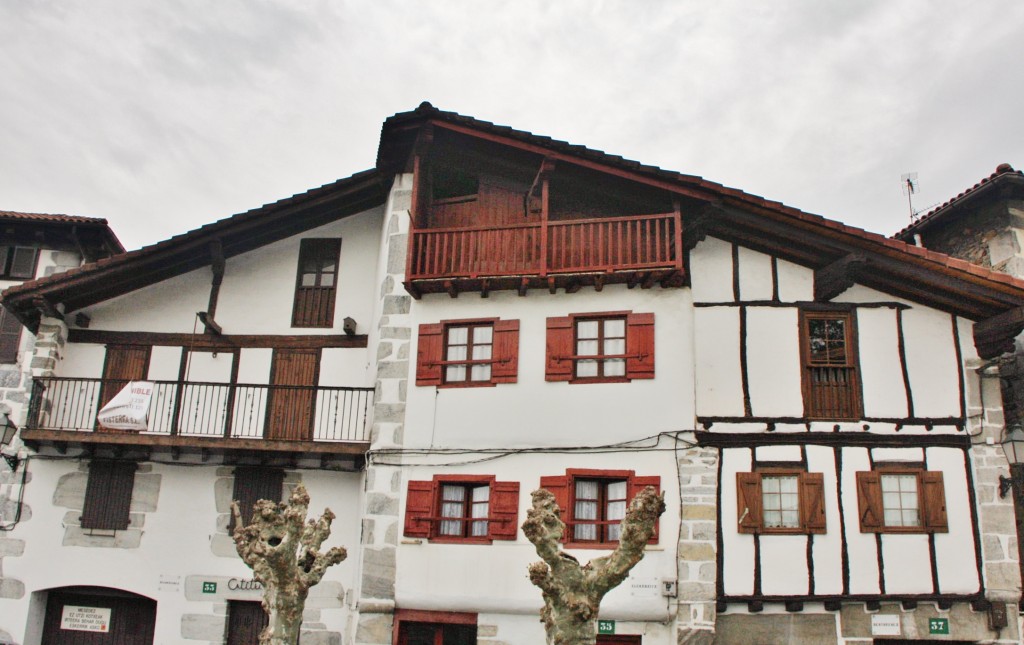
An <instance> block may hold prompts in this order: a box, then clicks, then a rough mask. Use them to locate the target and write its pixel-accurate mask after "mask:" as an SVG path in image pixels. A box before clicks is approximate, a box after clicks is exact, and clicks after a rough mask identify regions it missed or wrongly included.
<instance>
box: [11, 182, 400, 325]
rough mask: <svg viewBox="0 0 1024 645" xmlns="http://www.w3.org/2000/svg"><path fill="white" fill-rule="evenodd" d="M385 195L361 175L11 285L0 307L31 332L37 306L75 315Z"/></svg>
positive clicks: (373, 202) (368, 204) (331, 218)
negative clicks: (215, 256)
mask: <svg viewBox="0 0 1024 645" xmlns="http://www.w3.org/2000/svg"><path fill="white" fill-rule="evenodd" d="M386 194H387V191H386V189H385V188H384V184H383V182H382V178H381V175H380V173H379V172H378V171H376V170H373V169H371V170H366V171H363V172H359V173H356V174H354V175H352V176H350V177H347V178H344V179H339V180H337V181H335V182H332V183H329V184H325V185H323V186H320V187H319V188H313V189H310V190H308V191H306V192H304V193H299V194H296V195H293V196H291V197H288V198H285V199H282V200H279V201H276V202H273V203H270V204H265V205H263V206H261V207H259V208H255V209H252V210H249V211H246V212H243V213H239V214H237V215H233V216H231V217H227V218H224V219H221V220H218V221H216V222H213V223H210V224H206V225H204V226H201V227H199V228H197V229H194V230H191V231H188V232H186V233H182V234H180V235H176V236H174V237H171V238H169V239H167V240H163V241H162V242H157V243H156V244H151V245H149V246H144V247H142V248H140V249H137V250H135V251H129V252H127V253H121V254H119V255H115V256H112V257H109V258H105V259H101V260H98V261H96V262H91V263H88V264H83V265H82V266H80V267H77V268H74V269H70V270H68V271H65V272H63V273H58V274H54V275H52V276H49V277H45V278H40V279H38V280H32V281H29V282H24V283H22V284H20V285H16V286H13V287H10V288H8V289H7V290H5V291H4V292H3V304H4V306H5V307H6V308H7V309H9V310H10V311H12V312H13V313H14V314H15V315H16V316H17V317H18V318H19V319H20V320H21V321H22V323H24V324H25V325H26V326H28V327H29V328H30V329H32V330H35V328H36V327H37V326H38V322H39V317H40V311H39V306H40V302H41V301H45V302H46V303H48V306H50V307H53V306H55V305H57V304H58V303H60V304H63V305H64V308H65V310H66V311H69V312H70V311H76V310H78V309H81V308H83V307H87V306H89V305H91V304H95V303H97V302H102V301H103V300H106V299H108V298H111V297H114V296H117V295H120V294H123V293H128V292H130V291H133V290H135V289H138V288H141V287H144V286H147V285H150V284H153V283H156V282H159V281H161V280H166V279H168V278H170V277H173V276H176V275H181V274H183V273H187V272H188V271H192V270H194V269H197V268H200V267H203V266H208V265H209V264H210V263H211V261H212V255H213V254H215V253H220V254H222V255H223V257H225V258H229V257H232V256H235V255H238V254H240V253H245V252H247V251H250V250H252V249H254V248H258V247H259V246H262V245H265V244H269V243H271V242H274V241H277V240H279V239H283V238H285V237H289V236H291V235H295V234H296V233H299V232H302V231H303V230H309V229H311V228H315V227H317V226H322V225H323V224H326V223H328V222H331V221H334V220H336V219H339V218H341V217H345V216H348V215H352V214H354V213H357V212H360V211H363V210H366V209H367V208H371V207H373V206H376V205H380V204H382V203H383V202H384V199H385V197H386ZM211 245H218V246H219V250H214V249H213V248H211Z"/></svg>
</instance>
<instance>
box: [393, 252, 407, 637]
mask: <svg viewBox="0 0 1024 645" xmlns="http://www.w3.org/2000/svg"><path fill="white" fill-rule="evenodd" d="M408 245H409V236H408V234H406V233H402V234H400V235H392V236H391V237H390V238H388V273H391V274H393V275H404V274H405V254H406V252H407V251H408V249H407V247H408ZM389 640H390V639H389Z"/></svg>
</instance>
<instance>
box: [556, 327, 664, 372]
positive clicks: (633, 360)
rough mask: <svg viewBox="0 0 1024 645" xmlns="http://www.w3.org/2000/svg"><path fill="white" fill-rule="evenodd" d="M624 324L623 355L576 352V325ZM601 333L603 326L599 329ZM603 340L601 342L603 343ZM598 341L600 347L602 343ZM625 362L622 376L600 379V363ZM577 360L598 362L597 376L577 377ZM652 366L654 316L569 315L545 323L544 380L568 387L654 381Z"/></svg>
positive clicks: (601, 366)
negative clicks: (585, 384)
mask: <svg viewBox="0 0 1024 645" xmlns="http://www.w3.org/2000/svg"><path fill="white" fill-rule="evenodd" d="M615 319H623V320H624V321H625V334H626V336H625V345H626V351H625V353H624V354H594V355H579V354H577V353H576V351H577V349H576V348H577V342H578V333H577V330H578V325H579V323H580V322H585V321H592V320H602V321H605V320H615ZM601 328H602V329H603V324H602V326H601ZM602 340H603V339H602ZM602 340H599V341H598V342H599V344H601V343H602ZM615 358H622V359H625V369H624V374H623V375H622V376H602V375H601V374H602V373H603V361H605V360H608V359H615ZM580 360H597V361H598V365H599V375H598V376H583V377H580V376H577V375H576V374H577V365H578V362H579V361H580ZM654 366H655V348H654V313H650V312H642V313H634V312H632V311H600V312H589V313H576V314H569V315H568V316H562V317H552V318H548V319H547V367H546V370H545V380H547V381H568V382H569V383H628V382H630V381H633V380H637V379H653V378H654Z"/></svg>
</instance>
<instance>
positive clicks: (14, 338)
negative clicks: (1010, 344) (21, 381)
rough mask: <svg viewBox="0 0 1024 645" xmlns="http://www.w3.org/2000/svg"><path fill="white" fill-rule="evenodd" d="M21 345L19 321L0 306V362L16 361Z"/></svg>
mask: <svg viewBox="0 0 1024 645" xmlns="http://www.w3.org/2000/svg"><path fill="white" fill-rule="evenodd" d="M20 345H21V323H20V322H18V319H17V318H15V317H14V314H12V313H11V312H9V311H7V310H6V309H4V308H2V307H0V363H16V362H17V361H18V347H19V346H20Z"/></svg>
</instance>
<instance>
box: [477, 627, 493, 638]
mask: <svg viewBox="0 0 1024 645" xmlns="http://www.w3.org/2000/svg"><path fill="white" fill-rule="evenodd" d="M497 635H498V626H497V625H477V626H476V637H477V638H492V637H494V636H497Z"/></svg>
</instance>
